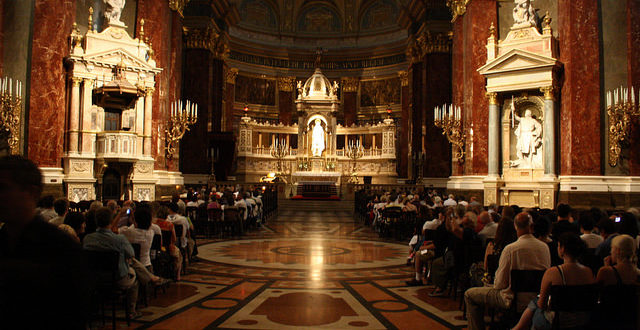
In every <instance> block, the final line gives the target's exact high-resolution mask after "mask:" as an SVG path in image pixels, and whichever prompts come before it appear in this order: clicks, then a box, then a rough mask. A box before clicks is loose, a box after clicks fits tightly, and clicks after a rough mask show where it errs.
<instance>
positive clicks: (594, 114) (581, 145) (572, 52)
mask: <svg viewBox="0 0 640 330" xmlns="http://www.w3.org/2000/svg"><path fill="white" fill-rule="evenodd" d="M599 23H600V22H599V18H598V2H597V1H582V2H573V1H561V2H559V3H558V30H559V31H558V37H559V43H560V44H559V47H560V58H559V60H560V62H562V63H563V65H564V75H563V77H562V81H563V84H562V92H561V94H562V96H561V98H560V102H561V106H560V132H562V134H560V135H561V137H560V174H561V175H600V174H602V161H603V157H602V156H601V152H602V149H601V140H600V139H601V138H600V136H601V123H600V120H601V103H600V102H601V86H600V54H599V52H597V51H594V50H595V49H599V47H600V42H599V37H598V36H599V34H600V31H599V30H600V28H599V26H600V24H599Z"/></svg>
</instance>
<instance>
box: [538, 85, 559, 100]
mask: <svg viewBox="0 0 640 330" xmlns="http://www.w3.org/2000/svg"><path fill="white" fill-rule="evenodd" d="M540 91H541V92H542V93H544V99H545V100H555V99H556V95H555V92H556V89H555V88H554V87H553V86H546V87H542V88H540Z"/></svg>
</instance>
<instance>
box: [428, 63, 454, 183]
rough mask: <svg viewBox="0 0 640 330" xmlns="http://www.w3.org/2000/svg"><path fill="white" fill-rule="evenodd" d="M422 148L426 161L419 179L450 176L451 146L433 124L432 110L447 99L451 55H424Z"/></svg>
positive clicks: (448, 94) (447, 101)
mask: <svg viewBox="0 0 640 330" xmlns="http://www.w3.org/2000/svg"><path fill="white" fill-rule="evenodd" d="M425 63H426V66H427V69H426V87H427V93H426V94H425V99H424V105H425V113H424V115H425V126H426V134H425V136H426V137H425V141H424V143H425V146H424V149H425V151H426V159H425V163H424V166H423V176H424V177H430V178H446V177H449V175H450V174H451V145H450V144H449V142H448V141H447V138H446V137H445V136H443V135H442V130H441V129H439V128H437V127H436V126H435V125H434V124H433V108H434V107H436V106H440V105H442V104H444V103H450V100H451V89H450V86H451V54H448V53H437V54H427V55H426V56H425Z"/></svg>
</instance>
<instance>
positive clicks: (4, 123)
mask: <svg viewBox="0 0 640 330" xmlns="http://www.w3.org/2000/svg"><path fill="white" fill-rule="evenodd" d="M14 85H15V89H14V88H13V86H14ZM21 109H22V82H20V81H18V80H12V79H11V78H7V77H5V78H4V79H3V80H0V132H4V133H5V134H6V135H7V142H8V144H9V152H10V153H11V154H17V153H18V144H19V143H18V142H19V141H20V112H21Z"/></svg>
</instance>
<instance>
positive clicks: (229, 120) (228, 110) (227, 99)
mask: <svg viewBox="0 0 640 330" xmlns="http://www.w3.org/2000/svg"><path fill="white" fill-rule="evenodd" d="M225 84H226V86H225V89H224V118H225V122H224V128H223V131H225V132H231V131H233V102H234V100H235V94H236V84H235V79H234V80H233V81H231V80H229V77H228V76H227V79H226V82H225Z"/></svg>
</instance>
